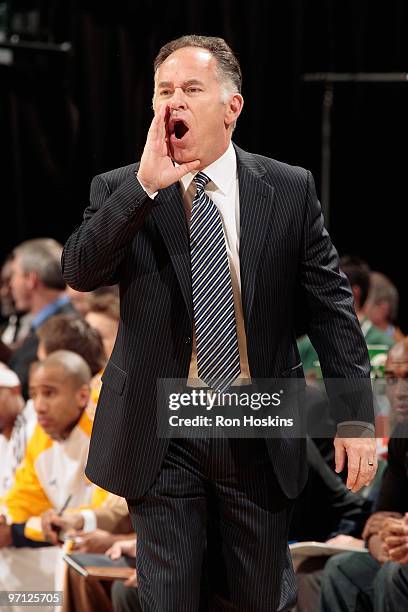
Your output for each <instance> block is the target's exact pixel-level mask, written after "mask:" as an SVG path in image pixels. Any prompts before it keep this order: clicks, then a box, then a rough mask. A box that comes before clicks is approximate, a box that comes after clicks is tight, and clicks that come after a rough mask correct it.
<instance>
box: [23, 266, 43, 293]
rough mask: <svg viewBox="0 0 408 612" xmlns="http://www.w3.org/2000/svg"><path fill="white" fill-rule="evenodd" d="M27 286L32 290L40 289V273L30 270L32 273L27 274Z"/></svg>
mask: <svg viewBox="0 0 408 612" xmlns="http://www.w3.org/2000/svg"><path fill="white" fill-rule="evenodd" d="M26 274H27V285H28V287H29V289H30V290H33V289H35V288H36V287H38V285H39V283H40V282H41V281H40V277H39V276H38V273H37V272H35V271H34V270H30V272H27V273H26Z"/></svg>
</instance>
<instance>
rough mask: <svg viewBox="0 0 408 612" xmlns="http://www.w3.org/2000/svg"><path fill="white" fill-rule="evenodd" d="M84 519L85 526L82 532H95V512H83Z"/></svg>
mask: <svg viewBox="0 0 408 612" xmlns="http://www.w3.org/2000/svg"><path fill="white" fill-rule="evenodd" d="M81 514H82V517H83V519H84V526H83V528H82V531H86V532H88V531H95V529H96V516H95V512H94V511H93V510H81Z"/></svg>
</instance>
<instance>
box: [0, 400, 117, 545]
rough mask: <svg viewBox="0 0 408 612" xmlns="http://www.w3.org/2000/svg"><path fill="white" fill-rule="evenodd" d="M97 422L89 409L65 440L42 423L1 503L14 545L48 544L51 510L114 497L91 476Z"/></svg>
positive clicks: (85, 505) (91, 504)
mask: <svg viewBox="0 0 408 612" xmlns="http://www.w3.org/2000/svg"><path fill="white" fill-rule="evenodd" d="M91 431H92V421H91V420H90V418H89V416H88V415H87V414H86V412H85V411H84V412H83V413H82V416H81V418H80V420H79V421H78V423H77V425H76V426H75V427H74V428H73V430H72V431H71V433H70V434H69V436H68V437H67V438H66V439H65V440H63V441H56V440H53V439H52V438H51V437H50V436H49V435H48V434H47V433H46V432H45V431H44V430H43V429H42V428H41V427H40V426H39V425H38V424H37V425H36V427H35V430H34V433H33V435H32V437H31V439H30V441H29V442H28V445H27V449H26V453H25V457H24V459H23V461H22V463H21V464H20V466H19V467H18V469H17V471H16V473H15V477H14V483H13V485H12V487H11V488H10V489H9V491H7V492H6V493H5V495H4V496H3V497H2V498H1V499H0V513H2V514H4V515H5V516H6V519H7V522H8V524H10V525H11V526H12V536H13V544H14V545H15V546H30V545H34V546H35V545H36V544H35V543H37V545H40V543H42V544H44V540H45V538H44V534H43V532H42V530H41V519H40V516H41V514H43V512H46V511H47V510H50V509H55V510H56V511H59V510H61V509H62V508H63V507H64V506H65V503H66V501H67V500H68V499H69V503H68V505H67V508H66V509H67V510H68V511H69V510H71V509H85V508H97V507H99V506H100V505H101V504H102V502H103V501H104V500H105V498H106V497H107V495H108V493H107V492H106V491H104V490H103V489H100V488H99V487H97V486H96V485H94V484H92V483H91V482H90V481H89V480H88V479H87V478H86V476H85V471H84V470H85V465H86V460H87V456H88V448H89V439H90V436H91Z"/></svg>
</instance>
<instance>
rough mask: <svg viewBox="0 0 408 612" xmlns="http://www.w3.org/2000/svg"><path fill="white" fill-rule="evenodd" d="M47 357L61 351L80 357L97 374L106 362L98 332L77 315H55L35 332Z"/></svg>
mask: <svg viewBox="0 0 408 612" xmlns="http://www.w3.org/2000/svg"><path fill="white" fill-rule="evenodd" d="M37 336H38V338H39V339H40V341H41V342H42V343H43V345H44V349H45V352H46V353H47V355H49V354H50V353H53V352H54V351H58V350H61V349H64V350H68V351H72V352H74V353H78V355H81V356H82V357H83V358H84V359H85V361H86V362H87V364H88V365H89V368H90V370H91V373H92V376H94V375H95V374H97V372H99V371H100V370H101V369H102V368H103V366H104V365H105V362H106V357H105V351H104V348H103V342H102V338H101V335H100V333H99V332H98V330H96V329H94V328H93V327H91V326H90V325H89V323H87V321H85V319H83V318H82V317H78V316H77V315H64V314H60V315H55V316H53V317H51V318H50V319H48V321H46V322H45V323H44V324H43V325H41V327H40V328H39V329H38V330H37Z"/></svg>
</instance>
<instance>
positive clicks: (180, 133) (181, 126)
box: [171, 119, 188, 140]
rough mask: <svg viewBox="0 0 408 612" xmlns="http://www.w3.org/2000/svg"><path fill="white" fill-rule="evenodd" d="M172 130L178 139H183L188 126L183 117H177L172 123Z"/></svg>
mask: <svg viewBox="0 0 408 612" xmlns="http://www.w3.org/2000/svg"><path fill="white" fill-rule="evenodd" d="M171 132H172V133H173V134H174V136H175V137H176V138H177V140H181V139H182V138H183V137H184V136H185V135H186V134H187V132H188V127H187V125H186V124H185V123H184V121H183V120H182V119H177V120H176V121H175V122H174V123H173V125H172V130H171Z"/></svg>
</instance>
